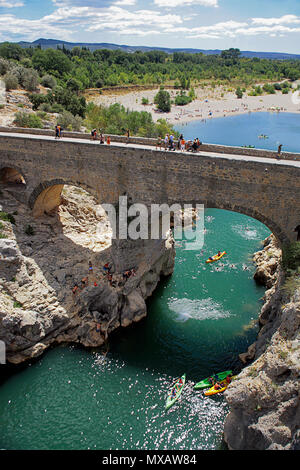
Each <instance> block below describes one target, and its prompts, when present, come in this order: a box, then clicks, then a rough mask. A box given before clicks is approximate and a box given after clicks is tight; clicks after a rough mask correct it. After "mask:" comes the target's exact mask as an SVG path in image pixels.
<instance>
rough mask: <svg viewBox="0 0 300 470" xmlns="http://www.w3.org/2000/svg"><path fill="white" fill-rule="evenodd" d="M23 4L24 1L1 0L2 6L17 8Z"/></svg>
mask: <svg viewBox="0 0 300 470" xmlns="http://www.w3.org/2000/svg"><path fill="white" fill-rule="evenodd" d="M23 5H24V3H23V2H8V1H6V0H0V8H16V7H22V6H23Z"/></svg>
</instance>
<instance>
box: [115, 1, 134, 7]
mask: <svg viewBox="0 0 300 470" xmlns="http://www.w3.org/2000/svg"><path fill="white" fill-rule="evenodd" d="M135 4H136V0H118V1H117V2H115V3H114V5H118V6H131V5H135Z"/></svg>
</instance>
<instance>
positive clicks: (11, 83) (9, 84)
mask: <svg viewBox="0 0 300 470" xmlns="http://www.w3.org/2000/svg"><path fill="white" fill-rule="evenodd" d="M3 80H4V83H5V88H6V91H9V90H16V89H17V88H18V85H19V81H18V77H17V76H16V75H14V74H13V73H11V72H7V73H6V74H5V75H4V77H3Z"/></svg>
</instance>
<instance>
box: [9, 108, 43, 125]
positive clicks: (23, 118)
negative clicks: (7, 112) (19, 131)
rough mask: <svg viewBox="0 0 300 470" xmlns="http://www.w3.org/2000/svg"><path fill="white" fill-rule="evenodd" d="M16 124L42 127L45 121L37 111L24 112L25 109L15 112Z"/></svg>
mask: <svg viewBox="0 0 300 470" xmlns="http://www.w3.org/2000/svg"><path fill="white" fill-rule="evenodd" d="M14 124H15V125H16V126H17V127H36V128H39V129H42V127H43V122H42V120H41V118H40V117H39V116H37V115H36V114H35V113H30V114H28V113H24V112H23V111H21V112H19V113H16V114H15V119H14Z"/></svg>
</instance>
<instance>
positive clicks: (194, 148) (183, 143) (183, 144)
mask: <svg viewBox="0 0 300 470" xmlns="http://www.w3.org/2000/svg"><path fill="white" fill-rule="evenodd" d="M201 145H202V142H201V141H200V140H199V138H198V137H197V138H195V139H194V140H185V138H184V136H183V134H180V136H179V139H178V140H177V143H176V142H175V139H174V135H173V134H166V135H165V138H164V139H162V138H161V137H160V136H159V137H158V138H157V142H156V146H155V148H156V149H158V148H159V149H160V150H162V149H164V150H169V151H175V150H179V151H181V152H198V151H199V148H200V146H201Z"/></svg>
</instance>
